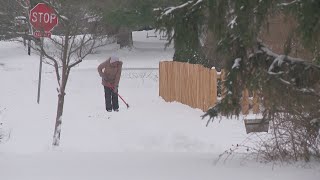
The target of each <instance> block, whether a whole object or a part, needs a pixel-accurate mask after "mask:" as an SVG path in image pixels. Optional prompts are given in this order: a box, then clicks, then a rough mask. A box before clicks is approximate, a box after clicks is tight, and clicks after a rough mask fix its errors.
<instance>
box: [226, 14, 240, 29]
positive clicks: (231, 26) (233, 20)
mask: <svg viewBox="0 0 320 180" xmlns="http://www.w3.org/2000/svg"><path fill="white" fill-rule="evenodd" d="M237 18H238V17H237V16H236V17H234V18H233V19H232V21H231V22H230V23H229V24H228V27H230V28H231V29H233V28H234V26H236V25H237Z"/></svg>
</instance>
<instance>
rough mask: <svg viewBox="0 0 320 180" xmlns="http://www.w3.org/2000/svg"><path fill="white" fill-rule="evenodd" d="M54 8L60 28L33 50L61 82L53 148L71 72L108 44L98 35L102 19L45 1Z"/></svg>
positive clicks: (56, 142) (88, 11) (77, 9)
mask: <svg viewBox="0 0 320 180" xmlns="http://www.w3.org/2000/svg"><path fill="white" fill-rule="evenodd" d="M45 3H47V4H48V5H50V6H51V7H53V8H54V9H55V11H56V13H57V16H58V17H59V26H58V27H57V28H56V32H59V35H54V36H52V37H51V38H46V40H45V43H40V45H39V46H37V47H34V48H35V49H36V50H37V51H39V52H40V53H42V54H43V55H44V57H45V60H44V63H46V64H49V65H51V66H52V67H53V68H54V70H55V74H56V80H57V83H58V88H57V91H58V105H57V114H56V123H55V129H54V135H53V145H54V146H59V144H60V134H61V124H62V115H63V109H64V100H65V99H64V98H65V91H66V86H67V82H68V79H69V75H70V73H71V69H72V68H73V67H75V66H77V65H78V64H79V63H81V62H82V60H83V59H84V58H85V57H86V56H88V55H89V54H92V53H94V51H95V49H97V48H99V47H102V46H104V45H106V44H108V42H109V41H108V40H107V38H106V36H105V35H103V34H100V33H99V17H98V16H96V15H93V14H92V13H91V12H90V10H88V9H84V8H82V9H79V8H75V7H74V6H72V4H68V3H67V2H64V4H63V5H62V4H60V3H59V2H58V1H50V2H48V1H45Z"/></svg>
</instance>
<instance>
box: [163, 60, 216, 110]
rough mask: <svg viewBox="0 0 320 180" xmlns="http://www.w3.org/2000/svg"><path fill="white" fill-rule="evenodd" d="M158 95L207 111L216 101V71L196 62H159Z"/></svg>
mask: <svg viewBox="0 0 320 180" xmlns="http://www.w3.org/2000/svg"><path fill="white" fill-rule="evenodd" d="M159 95H160V96H161V97H162V98H163V99H164V100H165V101H167V102H172V101H177V102H180V103H183V104H186V105H189V106H191V107H193V108H199V109H201V110H203V111H207V110H208V109H209V108H210V107H212V106H213V105H214V104H215V103H216V102H217V72H216V71H215V70H214V69H208V68H205V67H203V66H201V65H197V64H188V63H182V62H176V61H170V62H160V64H159Z"/></svg>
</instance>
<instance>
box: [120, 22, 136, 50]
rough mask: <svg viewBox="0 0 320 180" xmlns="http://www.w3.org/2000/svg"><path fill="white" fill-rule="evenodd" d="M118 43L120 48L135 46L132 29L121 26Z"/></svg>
mask: <svg viewBox="0 0 320 180" xmlns="http://www.w3.org/2000/svg"><path fill="white" fill-rule="evenodd" d="M117 44H119V45H120V48H124V47H129V48H131V47H132V46H133V40H132V31H130V30H129V29H128V28H123V27H121V28H120V29H119V33H118V35H117Z"/></svg>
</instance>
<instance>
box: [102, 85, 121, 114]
mask: <svg viewBox="0 0 320 180" xmlns="http://www.w3.org/2000/svg"><path fill="white" fill-rule="evenodd" d="M114 90H115V91H116V92H117V91H118V88H116V87H115V88H114ZM104 97H105V102H106V110H107V111H108V110H109V111H110V110H112V109H113V110H116V109H119V101H118V94H117V93H115V92H113V90H112V89H111V88H108V87H106V86H104Z"/></svg>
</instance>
